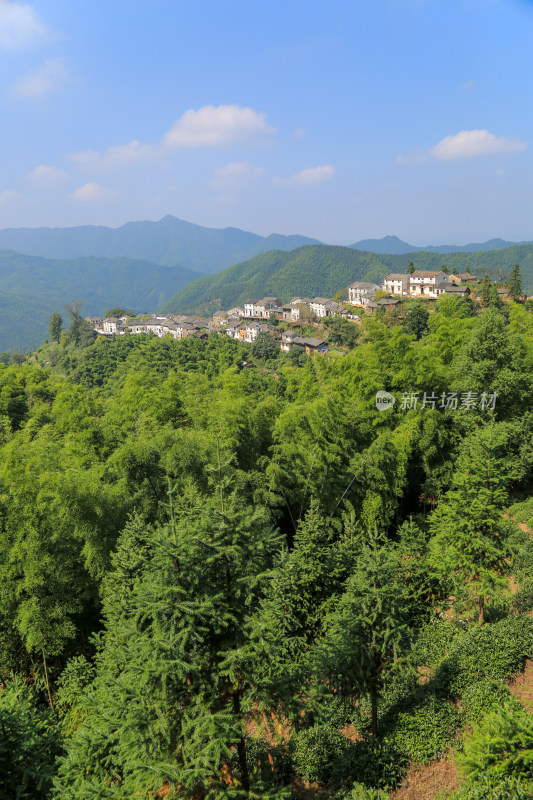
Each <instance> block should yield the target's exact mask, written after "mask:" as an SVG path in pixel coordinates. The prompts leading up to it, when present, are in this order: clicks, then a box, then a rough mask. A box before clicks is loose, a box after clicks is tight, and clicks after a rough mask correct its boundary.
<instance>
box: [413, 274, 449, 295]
mask: <svg viewBox="0 0 533 800" xmlns="http://www.w3.org/2000/svg"><path fill="white" fill-rule="evenodd" d="M410 279H411V280H410V286H409V294H410V295H411V297H431V298H435V297H438V292H437V287H438V286H439V285H441V284H447V283H449V281H448V275H447V273H446V272H442V270H431V269H417V270H415V271H414V272H413V274H412V275H411V276H410Z"/></svg>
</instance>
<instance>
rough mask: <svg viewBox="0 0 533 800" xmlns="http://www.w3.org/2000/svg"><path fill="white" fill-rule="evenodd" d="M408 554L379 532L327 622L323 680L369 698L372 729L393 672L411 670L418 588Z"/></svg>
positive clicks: (320, 657) (320, 658) (351, 694)
mask: <svg viewBox="0 0 533 800" xmlns="http://www.w3.org/2000/svg"><path fill="white" fill-rule="evenodd" d="M401 564H402V555H401V552H400V551H397V550H395V548H393V547H392V546H391V545H389V544H386V543H385V542H384V540H383V539H382V538H381V537H380V536H379V535H378V533H377V532H375V533H374V534H372V535H371V536H370V540H369V543H368V544H366V545H365V546H363V548H362V550H361V553H360V555H359V557H358V559H357V564H356V567H355V570H354V572H353V574H352V575H351V576H350V578H349V579H348V581H347V584H346V589H345V592H344V594H343V595H342V596H341V598H340V600H339V602H338V604H337V607H336V608H335V609H334V610H333V611H332V612H331V613H330V615H329V616H328V618H327V619H326V621H325V628H326V632H325V635H324V638H323V640H322V642H321V643H320V646H319V648H318V649H317V654H316V660H317V664H318V669H319V672H320V674H321V675H322V677H323V679H326V680H327V681H328V683H330V685H332V686H334V687H336V688H337V689H338V690H339V691H340V692H342V693H343V694H344V695H345V696H348V697H352V698H354V699H355V698H361V697H368V698H369V699H370V706H371V723H370V730H371V733H372V734H374V735H375V734H376V733H377V730H378V700H379V697H380V694H381V691H382V689H383V686H384V683H385V681H386V679H387V678H388V677H389V676H390V673H391V671H392V670H395V669H401V670H403V669H406V668H408V659H407V658H406V656H407V653H408V651H409V647H410V645H411V642H412V640H413V637H414V624H413V623H414V609H415V607H416V605H417V599H416V598H417V594H418V590H417V589H416V587H413V586H409V584H408V583H407V582H406V581H404V580H403V579H402V568H401Z"/></svg>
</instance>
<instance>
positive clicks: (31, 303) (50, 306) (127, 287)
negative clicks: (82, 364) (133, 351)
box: [0, 251, 198, 351]
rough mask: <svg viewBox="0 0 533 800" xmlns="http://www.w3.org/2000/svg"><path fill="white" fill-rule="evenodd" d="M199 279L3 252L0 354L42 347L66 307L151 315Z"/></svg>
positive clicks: (121, 264) (121, 263)
mask: <svg viewBox="0 0 533 800" xmlns="http://www.w3.org/2000/svg"><path fill="white" fill-rule="evenodd" d="M197 275H198V273H196V272H192V271H191V270H189V269H185V268H184V267H163V266H160V265H158V264H152V263H150V262H148V261H141V260H140V259H128V258H114V259H107V258H73V259H69V260H59V259H55V260H51V259H45V258H38V257H37V256H27V255H22V254H20V253H13V252H5V251H4V252H0V308H1V309H2V314H1V316H0V350H2V351H3V350H19V351H20V350H22V351H25V350H27V349H28V348H34V347H37V346H38V345H40V344H41V343H42V342H43V340H44V338H45V337H46V335H47V331H48V320H49V318H50V314H51V313H52V312H54V311H59V312H61V313H64V308H65V303H70V302H72V301H73V300H80V301H82V303H83V313H84V314H85V315H89V314H102V313H104V312H105V311H106V309H108V308H111V307H113V306H122V307H123V308H127V309H129V310H132V311H145V310H146V311H152V310H155V309H157V308H158V307H159V306H160V305H162V304H163V303H165V301H166V300H168V298H169V297H171V296H172V295H173V294H174V292H175V291H176V290H177V289H179V288H180V287H182V286H185V285H186V284H187V283H190V281H191V280H194V278H195V277H196V276H197Z"/></svg>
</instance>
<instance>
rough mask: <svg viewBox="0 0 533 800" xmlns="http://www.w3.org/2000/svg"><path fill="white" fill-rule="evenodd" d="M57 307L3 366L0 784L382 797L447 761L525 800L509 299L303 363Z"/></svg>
mask: <svg viewBox="0 0 533 800" xmlns="http://www.w3.org/2000/svg"><path fill="white" fill-rule="evenodd" d="M70 311H71V314H70V317H71V319H70V328H69V331H68V332H67V333H66V334H63V335H62V337H61V340H60V342H59V343H56V342H54V343H51V344H49V345H47V346H46V347H43V348H41V349H40V350H39V351H37V352H36V353H35V354H34V356H33V357H32V358H31V359H28V360H26V361H24V362H23V363H17V361H15V363H11V364H9V365H7V364H4V363H3V362H2V363H0V521H1V522H0V553H1V555H0V586H1V600H2V602H1V604H0V670H1V675H2V686H1V687H0V789H1V790H0V795H1V796H2V797H6V798H9V799H10V798H19V797H20V798H23V797H35V798H39V800H40V798H43V800H86V798H99V799H100V798H101V800H107V798H109V799H110V800H111V799H113V800H130V798H132V797H139V798H146V800H148V798H156V797H166V798H169V800H170V799H171V798H180V800H186V798H188V799H189V800H203V799H204V798H205V799H206V800H207V798H224V797H226V798H245V797H247V798H252V797H254V798H264V799H265V800H266V798H272V800H274V798H282V797H286V798H289V797H291V796H296V793H297V787H298V786H299V785H301V783H302V782H305V781H317V782H319V783H321V784H323V785H324V786H325V793H326V794H325V796H327V797H330V798H332V799H333V798H341V797H348V798H350V797H351V798H360V799H361V798H367V800H368V799H369V798H374V799H375V798H380V800H381V799H382V798H383V796H384V795H383V794H382V792H383V791H385V790H387V791H388V790H389V789H390V788H391V787H394V786H396V785H398V784H399V783H401V781H402V780H403V777H404V776H405V774H406V769H407V766H408V764H409V762H411V763H414V764H420V763H429V762H431V761H432V760H433V759H435V758H440V757H441V756H443V754H444V753H445V752H446V751H447V749H448V748H449V747H450V746H455V747H456V748H457V749H458V750H461V749H463V750H464V754H463V756H461V763H462V764H464V773H465V787H464V788H463V789H461V792H463V794H462V795H458V797H459V796H460V797H465V798H467V797H468V798H470V797H472V798H474V797H478V796H479V797H481V796H482V795H481V794H480V792H481V791H482V788H484V790H485V793H486V794H485V795H484V796H486V797H494V798H497V797H500V798H505V797H506V796H513V795H512V794H509V793H510V792H511V790H512V787H514V791H515V792H516V793H515V795H514V797H516V798H519V797H521V794H520V793H521V792H522V791H524V792H526V791H527V782H528V781H529V780H530V778H531V743H530V738H531V716H530V715H529V714H528V713H527V712H526V711H525V710H524V709H523V708H522V707H521V706H519V704H518V703H517V701H516V700H514V699H513V698H512V697H511V695H510V692H509V689H508V687H507V682H508V681H509V680H510V679H511V678H512V677H513V676H514V675H515V674H516V673H517V672H519V671H520V670H521V669H522V668H523V666H524V663H525V661H526V659H528V658H531V657H532V656H533V620H532V619H531V618H530V617H529V616H527V614H524V613H522V607H521V606H520V605H519V604H517V603H516V602H515V600H514V597H516V596H517V594H516V588H517V587H518V588H519V591H522V593H523V595H524V593H525V594H527V587H528V581H529V580H531V579H532V578H533V573H532V565H533V555H532V552H531V550H532V548H531V542H530V539H529V533H530V531H529V529H528V523H529V522H530V520H531V518H532V516H533V513H532V506H531V495H532V491H531V490H532V484H533V424H532V422H533V415H532V412H531V411H530V409H529V404H530V398H531V396H532V392H533V315H532V314H531V312H530V311H528V310H527V308H526V307H525V306H524V305H522V304H519V303H512V304H509V305H508V306H506V307H505V308H504V309H503V310H498V309H497V308H495V307H494V305H489V306H488V307H487V308H480V307H477V308H476V309H475V310H474V312H473V313H472V307H471V306H469V307H468V308H467V307H466V306H465V301H463V300H459V299H457V298H451V297H444V298H442V300H439V301H438V303H437V304H436V309H435V311H433V312H432V313H431V314H430V315H429V317H428V319H427V321H426V323H427V326H426V327H425V328H424V330H422V331H421V333H420V338H419V339H417V338H416V337H415V336H413V335H412V332H411V333H406V332H404V330H403V328H402V323H401V322H399V321H398V320H397V319H395V318H394V316H390V317H389V316H384V317H383V318H382V319H380V318H375V317H374V318H369V319H366V320H364V322H363V324H362V325H361V326H360V327H358V331H359V336H358V338H357V342H356V343H354V346H353V349H351V350H349V351H348V352H346V354H345V355H342V353H333V354H331V355H328V356H324V355H317V356H316V357H309V358H307V357H305V358H303V359H302V360H301V362H300V361H299V360H296V359H294V358H293V356H292V355H291V354H286V353H281V352H280V351H279V350H276V351H275V350H274V349H273V348H272V347H271V341H270V339H268V338H267V339H264V337H263V338H261V339H259V341H258V343H257V344H256V346H255V347H251V346H248V345H243V344H241V343H240V342H238V341H235V340H232V339H230V338H229V337H217V336H215V335H213V336H210V337H209V338H208V339H207V340H205V341H201V340H199V339H196V338H189V339H185V340H182V341H175V340H173V339H171V338H166V339H163V340H159V339H157V338H155V337H152V336H128V335H126V336H121V337H116V338H109V339H104V338H103V337H100V338H97V339H96V341H92V340H91V341H89V340H88V339H85V338H84V330H83V328H82V327H80V325H78V322H77V321H78V320H79V315H78V316H76V311H77V309H76V307H75V306H73V307H71V309H70ZM91 339H92V337H91ZM243 364H247V365H248V366H243ZM250 364H251V365H252V366H250ZM379 390H385V391H388V392H390V393H391V394H392V395H393V396H394V397H395V403H394V404H393V405H389V407H388V408H387V409H386V410H379V408H378V407H377V406H376V392H378V391H379ZM494 395H495V398H494ZM450 396H451V397H452V400H451V401H450V399H449V398H450ZM484 396H486V398H485V400H483V399H482V398H483V397H484ZM453 397H455V398H456V400H457V402H456V403H454V402H453ZM489 397H493V398H494V401H493V402H489ZM443 398H444V399H443ZM513 592H515V595H514V596H513ZM523 602H525V600H524V601H523ZM526 605H527V604H526ZM481 612H482V613H481ZM487 712H498V713H497V714H496V715H495V716H489V717H487V716H486V715H487ZM472 725H474V726H475V727H474V729H473V731H471V730H470V727H469V726H472ZM465 730H466V731H467V733H466V734H465ZM463 736H465V738H464V741H463ZM469 737H470V738H469ZM479 765H481V766H479ZM481 772H483V773H486V774H485V775H484V776H482V775H481ZM489 773H490V774H489ZM483 781H485V783H483ZM486 781H489V783H486ZM480 787H481V788H480ZM517 787H518V788H517ZM524 787H525V788H524ZM476 792H477V793H478V794H476ZM498 792H499V794H498ZM505 792H507V795H506V794H505ZM491 793H492V794H491ZM526 796H527V794H524V797H526Z"/></svg>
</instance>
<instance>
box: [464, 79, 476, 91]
mask: <svg viewBox="0 0 533 800" xmlns="http://www.w3.org/2000/svg"><path fill="white" fill-rule="evenodd" d="M461 89H462V90H463V91H465V92H471V91H473V90H474V89H477V81H465V82H464V83H463V85H462V86H461Z"/></svg>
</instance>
